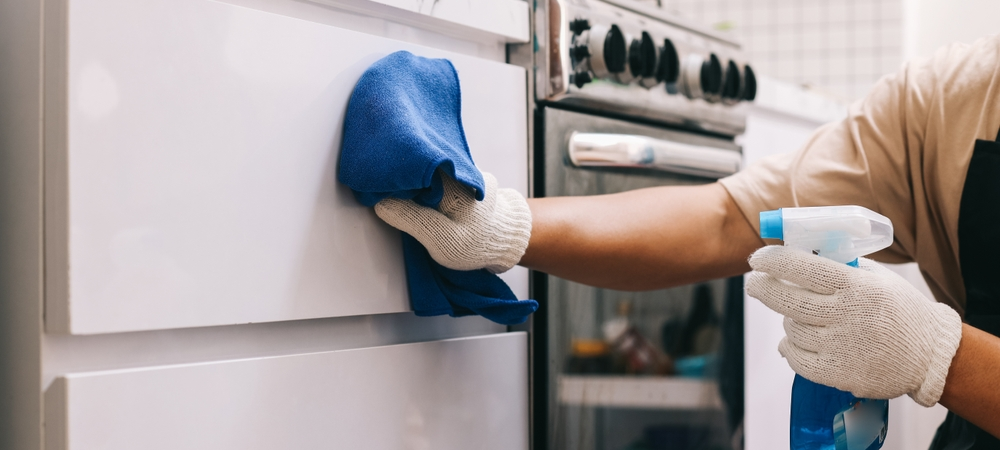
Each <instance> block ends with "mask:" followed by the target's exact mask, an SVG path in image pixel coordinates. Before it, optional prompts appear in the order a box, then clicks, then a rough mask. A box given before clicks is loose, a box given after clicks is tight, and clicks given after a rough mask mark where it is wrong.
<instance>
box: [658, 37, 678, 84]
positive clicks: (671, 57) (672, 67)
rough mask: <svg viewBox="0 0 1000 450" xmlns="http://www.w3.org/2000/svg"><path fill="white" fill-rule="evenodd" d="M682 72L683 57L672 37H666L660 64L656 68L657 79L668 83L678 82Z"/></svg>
mask: <svg viewBox="0 0 1000 450" xmlns="http://www.w3.org/2000/svg"><path fill="white" fill-rule="evenodd" d="M680 74H681V58H680V56H679V55H678V54H677V48H675V47H674V43H673V42H671V41H670V39H664V40H663V47H661V48H660V65H659V66H658V67H657V68H656V79H657V81H663V82H666V83H667V84H670V83H676V82H677V77H679V76H680Z"/></svg>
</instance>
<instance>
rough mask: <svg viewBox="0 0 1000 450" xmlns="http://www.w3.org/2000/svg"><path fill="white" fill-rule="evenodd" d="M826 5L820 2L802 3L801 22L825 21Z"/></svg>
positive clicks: (810, 23)
mask: <svg viewBox="0 0 1000 450" xmlns="http://www.w3.org/2000/svg"><path fill="white" fill-rule="evenodd" d="M826 9H827V8H826V7H825V6H824V5H822V4H820V3H808V4H804V5H802V23H803V24H807V25H816V24H820V23H824V22H826Z"/></svg>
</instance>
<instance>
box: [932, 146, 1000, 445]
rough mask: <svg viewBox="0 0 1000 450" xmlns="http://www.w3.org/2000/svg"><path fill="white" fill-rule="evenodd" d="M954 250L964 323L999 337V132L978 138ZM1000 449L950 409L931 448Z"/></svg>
mask: <svg viewBox="0 0 1000 450" xmlns="http://www.w3.org/2000/svg"><path fill="white" fill-rule="evenodd" d="M958 254H959V264H961V266H962V279H963V280H964V282H965V323H968V324H969V325H971V326H974V327H976V328H978V329H980V330H983V331H985V332H987V333H990V334H993V335H994V336H1000V276H998V274H1000V135H998V136H997V140H996V141H986V140H981V139H977V140H976V147H975V149H974V150H973V152H972V161H971V162H970V163H969V172H968V174H967V175H966V177H965V187H964V188H963V190H962V203H961V209H960V210H959V215H958ZM986 449H990V450H992V449H1000V440H997V438H995V437H993V436H991V435H990V434H989V433H987V432H985V431H983V430H981V429H979V427H977V426H975V425H973V424H971V423H969V422H968V421H966V420H965V419H963V418H961V417H959V416H957V415H955V414H953V413H951V412H949V413H948V418H946V419H945V421H944V423H942V424H941V426H940V427H939V428H938V430H937V434H936V435H934V441H933V442H932V443H931V450H986Z"/></svg>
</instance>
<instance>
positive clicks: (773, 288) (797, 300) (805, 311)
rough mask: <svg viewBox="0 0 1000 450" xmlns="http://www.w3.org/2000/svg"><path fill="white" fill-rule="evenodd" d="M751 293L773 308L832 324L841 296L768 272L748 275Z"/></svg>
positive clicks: (806, 320)
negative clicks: (786, 280) (783, 279)
mask: <svg viewBox="0 0 1000 450" xmlns="http://www.w3.org/2000/svg"><path fill="white" fill-rule="evenodd" d="M746 290H747V294H748V295H750V296H751V297H753V298H756V299H757V300H760V301H761V303H763V304H764V305H765V306H767V307H768V308H771V310H772V311H774V312H776V313H778V314H781V315H783V316H785V317H791V318H792V319H794V320H797V321H799V322H802V323H806V324H811V325H828V324H831V323H833V322H834V321H835V320H836V318H837V311H836V310H835V305H836V303H835V302H837V299H836V298H835V297H833V296H830V295H824V294H819V293H816V292H813V291H812V290H809V289H805V288H802V287H799V286H794V285H791V284H788V283H785V282H783V281H781V280H779V279H777V278H775V277H773V276H771V275H769V274H767V273H764V272H757V271H754V272H751V273H750V276H749V277H747V285H746Z"/></svg>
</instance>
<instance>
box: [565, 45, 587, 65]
mask: <svg viewBox="0 0 1000 450" xmlns="http://www.w3.org/2000/svg"><path fill="white" fill-rule="evenodd" d="M569 56H570V58H573V61H575V62H580V61H583V60H584V59H586V58H587V57H589V56H590V50H587V46H586V45H577V46H574V47H573V48H571V49H569Z"/></svg>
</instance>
